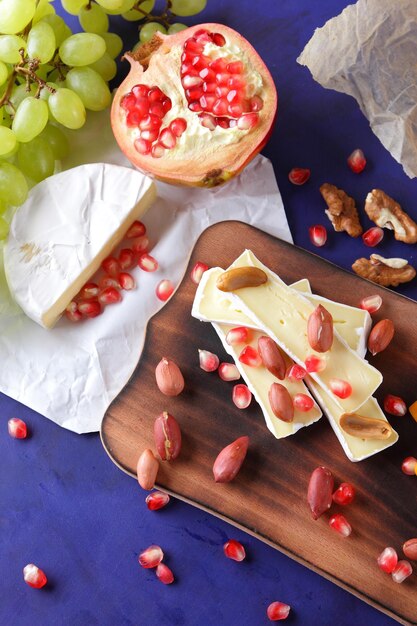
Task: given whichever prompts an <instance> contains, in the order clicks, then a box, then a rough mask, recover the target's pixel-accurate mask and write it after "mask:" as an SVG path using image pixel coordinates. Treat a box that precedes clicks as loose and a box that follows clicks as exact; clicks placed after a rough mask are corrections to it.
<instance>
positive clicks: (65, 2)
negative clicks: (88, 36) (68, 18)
mask: <svg viewBox="0 0 417 626" xmlns="http://www.w3.org/2000/svg"><path fill="white" fill-rule="evenodd" d="M87 3H88V0H61V4H62V8H63V9H65V11H66V12H67V13H70V14H71V15H78V13H79V12H80V9H81V8H82V7H83V6H85V5H86V4H87Z"/></svg>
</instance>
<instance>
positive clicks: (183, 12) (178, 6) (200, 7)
mask: <svg viewBox="0 0 417 626" xmlns="http://www.w3.org/2000/svg"><path fill="white" fill-rule="evenodd" d="M206 4H207V0H172V2H171V7H170V11H171V12H172V13H174V15H179V16H180V17H188V16H189V15H197V13H201V11H204V9H205V8H206Z"/></svg>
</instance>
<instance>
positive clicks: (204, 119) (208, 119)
mask: <svg viewBox="0 0 417 626" xmlns="http://www.w3.org/2000/svg"><path fill="white" fill-rule="evenodd" d="M200 121H201V126H204V128H208V129H209V130H214V129H215V128H216V122H215V120H214V118H213V117H212V116H211V115H200Z"/></svg>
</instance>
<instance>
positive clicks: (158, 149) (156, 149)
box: [151, 143, 165, 159]
mask: <svg viewBox="0 0 417 626" xmlns="http://www.w3.org/2000/svg"><path fill="white" fill-rule="evenodd" d="M151 154H152V156H153V157H154V159H160V158H161V157H163V156H164V154H165V148H164V146H163V145H162V144H160V143H156V144H155V145H154V146H152V152H151Z"/></svg>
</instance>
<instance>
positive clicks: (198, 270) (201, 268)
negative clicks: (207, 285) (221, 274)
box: [190, 261, 209, 285]
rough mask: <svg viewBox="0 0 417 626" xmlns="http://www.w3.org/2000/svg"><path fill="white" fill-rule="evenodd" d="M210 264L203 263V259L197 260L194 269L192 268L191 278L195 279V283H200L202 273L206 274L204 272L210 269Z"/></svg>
mask: <svg viewBox="0 0 417 626" xmlns="http://www.w3.org/2000/svg"><path fill="white" fill-rule="evenodd" d="M208 268H209V266H208V265H206V264H205V263H202V262H201V261H197V263H196V264H195V265H194V267H193V269H192V270H191V274H190V277H191V280H192V281H193V283H195V284H196V285H198V284H199V282H200V280H201V277H202V275H203V274H204V272H206V271H207V270H208Z"/></svg>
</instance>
